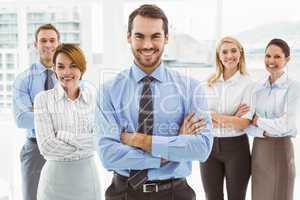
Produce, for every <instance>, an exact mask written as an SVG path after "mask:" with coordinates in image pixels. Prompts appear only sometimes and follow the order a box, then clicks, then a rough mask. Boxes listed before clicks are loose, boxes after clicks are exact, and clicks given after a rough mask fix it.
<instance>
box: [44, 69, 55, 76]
mask: <svg viewBox="0 0 300 200" xmlns="http://www.w3.org/2000/svg"><path fill="white" fill-rule="evenodd" d="M45 73H46V74H47V76H52V74H53V73H54V72H53V70H51V69H46V70H45Z"/></svg>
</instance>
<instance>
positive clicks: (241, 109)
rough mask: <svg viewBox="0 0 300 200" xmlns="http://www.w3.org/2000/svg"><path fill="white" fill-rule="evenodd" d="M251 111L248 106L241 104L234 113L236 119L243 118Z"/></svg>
mask: <svg viewBox="0 0 300 200" xmlns="http://www.w3.org/2000/svg"><path fill="white" fill-rule="evenodd" d="M249 110H250V107H249V106H248V105H247V104H245V103H241V104H240V105H239V107H238V109H237V110H236V112H235V113H234V116H236V117H242V116H243V115H245V114H246V113H247V112H249Z"/></svg>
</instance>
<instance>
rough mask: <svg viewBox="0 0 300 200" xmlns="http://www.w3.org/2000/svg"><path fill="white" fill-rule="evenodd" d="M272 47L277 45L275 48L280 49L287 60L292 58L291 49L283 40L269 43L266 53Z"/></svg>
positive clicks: (276, 39)
mask: <svg viewBox="0 0 300 200" xmlns="http://www.w3.org/2000/svg"><path fill="white" fill-rule="evenodd" d="M271 45H275V46H277V47H279V48H280V49H281V50H282V52H283V53H284V55H285V57H286V58H287V57H289V56H290V47H289V45H288V44H287V42H286V41H284V40H282V39H278V38H274V39H272V40H271V41H270V42H269V43H268V45H267V47H266V49H265V51H266V50H267V48H268V47H269V46H271Z"/></svg>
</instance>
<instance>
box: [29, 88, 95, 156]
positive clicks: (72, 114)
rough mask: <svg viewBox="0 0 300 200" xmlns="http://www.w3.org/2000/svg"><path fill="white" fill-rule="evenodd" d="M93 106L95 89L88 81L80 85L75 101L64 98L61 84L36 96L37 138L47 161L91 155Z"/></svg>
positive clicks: (93, 135)
mask: <svg viewBox="0 0 300 200" xmlns="http://www.w3.org/2000/svg"><path fill="white" fill-rule="evenodd" d="M95 106H96V98H95V89H94V88H93V87H92V86H91V85H88V84H81V86H80V93H79V96H78V98H76V99H75V100H71V99H69V98H68V97H67V95H66V93H65V91H64V89H63V88H62V86H61V85H60V84H56V86H55V87H54V88H53V89H51V90H48V91H43V92H41V93H39V94H38V95H37V96H36V98H35V101H34V124H35V129H36V138H37V142H38V146H39V149H40V152H41V154H42V155H43V156H44V157H45V159H46V160H58V161H71V160H79V159H83V158H87V157H90V156H92V155H93V154H94V149H95V148H94V147H95V144H94V143H95V130H94V127H95V126H94V115H95Z"/></svg>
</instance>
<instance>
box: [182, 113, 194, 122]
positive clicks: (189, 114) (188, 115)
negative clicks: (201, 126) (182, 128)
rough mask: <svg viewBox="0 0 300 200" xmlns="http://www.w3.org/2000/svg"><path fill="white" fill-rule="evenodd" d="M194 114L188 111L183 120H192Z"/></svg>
mask: <svg viewBox="0 0 300 200" xmlns="http://www.w3.org/2000/svg"><path fill="white" fill-rule="evenodd" d="M194 115H195V113H193V112H190V113H188V114H187V116H186V117H185V118H184V122H191V121H193V120H192V119H193V117H194Z"/></svg>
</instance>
